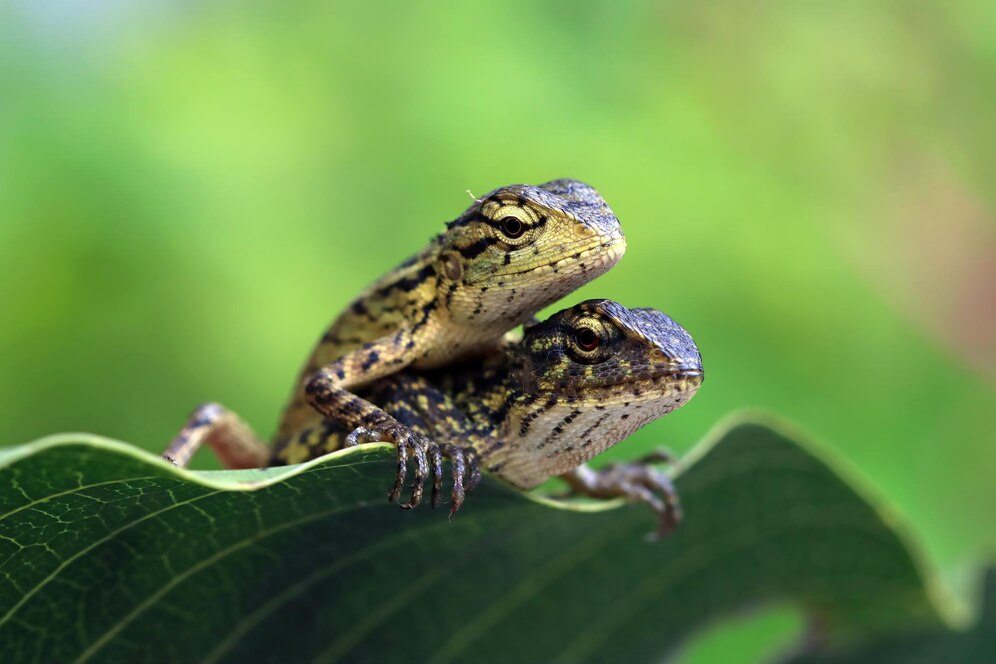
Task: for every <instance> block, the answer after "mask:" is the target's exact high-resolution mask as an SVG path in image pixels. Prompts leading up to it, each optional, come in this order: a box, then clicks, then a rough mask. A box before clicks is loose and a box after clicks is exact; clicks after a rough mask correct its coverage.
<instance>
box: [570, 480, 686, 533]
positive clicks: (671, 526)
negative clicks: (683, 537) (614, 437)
mask: <svg viewBox="0 0 996 664" xmlns="http://www.w3.org/2000/svg"><path fill="white" fill-rule="evenodd" d="M589 472H590V473H591V474H590V475H587V476H586V477H585V478H584V480H583V482H582V484H581V485H578V486H575V487H574V489H573V491H572V493H580V494H584V495H588V496H591V497H593V498H620V497H621V498H626V499H627V500H631V501H634V502H641V503H646V504H647V505H649V506H650V508H651V509H652V510H654V512H656V513H657V515H658V519H659V525H658V528H657V531H656V533H654V534H653V538H654V539H656V538H660V537H664V536H666V535H669V534H670V533H672V532H673V531H674V530H675V528H677V527H678V524H679V523H681V519H682V509H681V501H680V500H679V498H678V492H677V491H676V490H675V488H674V485H673V484H672V483H671V479H670V478H669V477H668V476H667V475H665V474H664V473H662V472H661V471H659V470H657V469H655V468H653V467H651V466H649V465H646V464H645V463H640V462H636V463H618V464H612V465H610V466H607V467H605V468H602V469H600V470H596V471H589Z"/></svg>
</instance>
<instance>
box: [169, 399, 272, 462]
mask: <svg viewBox="0 0 996 664" xmlns="http://www.w3.org/2000/svg"><path fill="white" fill-rule="evenodd" d="M205 443H206V444H207V445H208V446H210V447H211V449H212V450H214V453H215V455H217V457H218V459H219V460H220V461H221V463H222V464H223V465H224V466H225V467H226V468H231V469H240V468H259V467H262V466H265V465H266V462H267V460H269V458H270V449H269V447H268V446H267V445H266V443H264V442H263V441H262V440H260V439H259V437H258V436H257V435H256V433H255V432H254V431H253V430H252V428H251V427H250V426H249V425H248V424H246V423H245V422H244V421H243V420H242V418H240V417H239V416H238V415H236V414H235V413H233V412H232V411H230V410H228V409H227V408H225V407H224V406H222V405H220V404H216V403H206V404H202V405H200V406H198V407H197V408H195V409H194V411H193V412H192V413H191V414H190V417H188V418H187V423H186V424H184V425H183V428H182V429H180V433H178V434H177V435H176V438H174V439H173V441H172V442H171V443H170V444H169V447H167V448H166V451H165V452H163V458H164V459H166V460H167V461H169V462H170V463H173V464H176V465H177V466H180V467H181V468H184V467H186V466H187V464H188V463H190V459H191V458H192V457H193V456H194V452H196V451H197V450H198V449H199V448H200V447H201V445H203V444H205Z"/></svg>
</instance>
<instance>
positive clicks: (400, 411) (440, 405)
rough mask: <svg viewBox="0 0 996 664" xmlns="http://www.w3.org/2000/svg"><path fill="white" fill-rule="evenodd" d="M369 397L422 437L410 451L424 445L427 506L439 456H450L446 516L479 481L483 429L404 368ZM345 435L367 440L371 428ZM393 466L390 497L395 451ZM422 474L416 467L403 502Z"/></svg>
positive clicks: (414, 501)
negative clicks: (428, 479)
mask: <svg viewBox="0 0 996 664" xmlns="http://www.w3.org/2000/svg"><path fill="white" fill-rule="evenodd" d="M373 398H374V399H375V400H376V401H377V403H379V404H382V405H383V406H384V410H385V412H387V413H388V414H389V415H390V416H392V417H393V418H394V419H395V420H396V421H397V422H400V423H401V424H402V425H403V426H405V427H408V428H410V429H411V430H412V431H414V432H415V433H416V434H418V435H419V436H420V438H421V441H422V443H416V444H415V446H414V449H413V450H410V452H412V453H414V454H415V455H418V453H419V452H422V451H424V453H425V455H426V457H427V459H428V461H429V463H430V466H429V475H430V476H431V477H432V480H433V482H432V506H433V507H436V506H437V505H438V504H439V500H440V495H441V492H442V483H443V465H442V464H443V459H444V458H446V459H449V460H450V466H451V471H452V472H451V475H452V478H453V488H452V490H451V492H450V496H451V501H450V517H452V516H453V514H455V513H456V511H457V510H459V509H460V507H461V506H462V505H463V502H464V499H465V497H466V493H468V492H470V491H471V490H473V489H474V487H476V486H477V484H478V483H479V482H480V481H481V470H480V461H479V454H478V450H479V449H484V448H485V447H486V445H483V444H482V443H483V442H485V441H484V439H485V438H486V437H487V436H488V435H489V434H488V432H486V431H481V430H480V428H479V427H476V426H475V425H474V423H473V422H472V421H471V420H470V418H468V417H467V416H466V415H465V414H464V413H463V412H462V411H461V410H460V409H459V408H458V407H457V406H456V404H454V403H453V400H452V399H451V398H450V397H449V396H448V395H447V394H445V393H444V392H442V391H440V390H439V389H438V388H437V387H436V386H434V385H433V384H432V383H430V382H429V381H428V380H426V379H425V378H424V377H422V376H417V375H412V374H408V373H400V374H394V375H392V376H391V377H389V378H388V379H386V380H383V381H381V382H379V383H378V384H377V386H376V388H375V389H374V394H373ZM351 437H355V438H357V439H361V440H368V439H371V434H369V433H368V432H367V431H366V430H364V429H362V428H361V429H359V430H357V431H355V432H353V434H351ZM429 438H432V439H433V440H429ZM435 441H439V442H435ZM349 442H351V441H347V444H349ZM357 442H359V441H357ZM420 448H421V449H420ZM416 458H417V457H416ZM417 460H418V461H419V464H421V460H420V459H418V458H417ZM398 470H399V473H398V481H397V482H396V483H395V486H394V489H393V490H392V492H391V495H392V496H395V497H396V496H397V495H399V494H400V493H401V491H402V490H403V488H404V485H403V482H404V464H403V459H402V457H401V456H400V455H399V469H398ZM425 479H426V477H425V474H424V472H422V473H419V472H417V473H416V477H415V481H414V482H413V483H412V485H411V499H410V500H409V502H408V503H407V504H406V505H405V506H406V507H414V506H415V505H418V504H419V502H420V501H421V499H422V494H423V483H424V480H425Z"/></svg>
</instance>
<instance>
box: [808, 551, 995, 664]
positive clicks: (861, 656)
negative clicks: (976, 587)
mask: <svg viewBox="0 0 996 664" xmlns="http://www.w3.org/2000/svg"><path fill="white" fill-rule="evenodd" d="M994 659H996V569H989V570H988V572H987V573H986V578H985V583H984V592H983V597H982V607H981V609H980V610H979V612H978V618H977V619H976V621H975V624H974V625H972V626H971V627H970V628H969V629H965V630H958V629H950V628H946V627H941V626H937V627H934V628H933V629H924V630H922V631H916V632H912V633H903V634H895V635H887V636H885V637H883V638H881V639H878V640H876V641H873V642H871V643H865V644H860V645H858V646H857V647H854V648H844V649H842V651H840V652H827V653H807V654H805V655H801V656H799V657H797V658H794V659H792V660H791V663H792V664H862V663H863V662H875V663H876V664H935V663H936V662H944V664H977V663H978V662H992V661H994Z"/></svg>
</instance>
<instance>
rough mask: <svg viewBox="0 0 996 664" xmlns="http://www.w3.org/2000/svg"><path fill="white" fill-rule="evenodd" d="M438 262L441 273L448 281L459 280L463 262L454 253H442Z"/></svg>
mask: <svg viewBox="0 0 996 664" xmlns="http://www.w3.org/2000/svg"><path fill="white" fill-rule="evenodd" d="M439 262H440V264H441V265H442V268H443V275H445V276H446V278H447V279H449V280H450V281H459V280H460V277H462V276H463V262H462V261H461V260H460V257H459V256H457V255H456V254H455V253H453V252H450V253H446V254H443V256H442V257H441V258H440V260H439Z"/></svg>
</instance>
